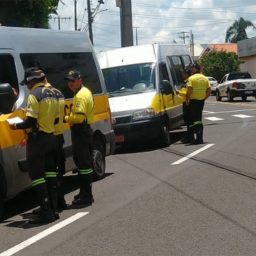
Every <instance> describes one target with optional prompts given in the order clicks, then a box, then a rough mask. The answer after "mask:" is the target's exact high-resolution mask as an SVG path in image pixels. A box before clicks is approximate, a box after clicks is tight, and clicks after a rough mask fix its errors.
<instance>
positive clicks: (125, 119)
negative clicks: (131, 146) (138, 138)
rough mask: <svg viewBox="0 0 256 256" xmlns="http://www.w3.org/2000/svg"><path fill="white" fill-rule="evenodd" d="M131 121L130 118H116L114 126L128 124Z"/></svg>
mask: <svg viewBox="0 0 256 256" xmlns="http://www.w3.org/2000/svg"><path fill="white" fill-rule="evenodd" d="M131 120H132V116H122V117H116V124H125V123H130V122H131Z"/></svg>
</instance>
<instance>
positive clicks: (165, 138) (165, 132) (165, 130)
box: [160, 123, 171, 147]
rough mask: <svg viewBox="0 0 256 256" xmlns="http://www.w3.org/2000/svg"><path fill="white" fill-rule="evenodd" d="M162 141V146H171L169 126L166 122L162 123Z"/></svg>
mask: <svg viewBox="0 0 256 256" xmlns="http://www.w3.org/2000/svg"><path fill="white" fill-rule="evenodd" d="M160 143H161V145H162V146H165V147H167V146H169V145H170V143H171V138H170V133H169V127H168V125H166V123H162V125H161V130H160Z"/></svg>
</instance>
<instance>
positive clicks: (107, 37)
mask: <svg viewBox="0 0 256 256" xmlns="http://www.w3.org/2000/svg"><path fill="white" fill-rule="evenodd" d="M62 2H64V3H65V5H63V4H61V3H60V4H59V8H58V13H59V15H60V17H62V18H63V17H70V18H71V19H70V20H64V19H62V20H61V29H63V30H74V0H62ZM86 3H87V0H77V14H78V21H77V24H78V28H79V29H81V30H86V29H87V10H86V8H87V4H86ZM97 4H98V1H97V0H91V5H92V6H91V7H92V9H93V8H95V7H96V6H97ZM132 12H133V26H134V27H137V35H138V43H139V44H143V43H151V42H156V41H162V42H163V41H169V42H172V41H173V40H176V41H177V42H182V39H181V38H180V35H181V34H180V32H183V31H184V32H187V33H186V35H189V32H190V31H192V32H193V34H194V41H195V43H212V42H224V40H225V33H226V30H227V28H228V27H229V26H230V25H232V23H233V22H234V21H235V20H236V19H238V18H239V17H243V18H244V19H246V20H250V21H252V22H254V24H256V18H255V15H254V14H255V12H256V4H255V3H254V0H251V1H249V0H244V1H243V3H241V1H240V0H233V1H232V2H231V1H229V0H221V1H220V0H217V1H216V0H184V1H181V0H158V1H155V0H136V1H135V0H132ZM50 24H51V27H52V28H53V29H58V22H57V20H56V19H55V20H54V19H52V20H51V23H50ZM247 32H248V36H249V37H252V36H256V31H254V30H252V29H249V30H248V31H247ZM93 36H94V45H95V48H96V50H105V49H110V48H116V47H120V41H121V40H120V13H119V8H118V7H116V1H115V0H105V4H104V5H100V9H99V11H98V12H97V15H96V16H95V19H94V22H93ZM186 42H188V39H186ZM134 43H135V28H134Z"/></svg>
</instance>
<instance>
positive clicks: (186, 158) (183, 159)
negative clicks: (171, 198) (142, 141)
mask: <svg viewBox="0 0 256 256" xmlns="http://www.w3.org/2000/svg"><path fill="white" fill-rule="evenodd" d="M213 145H214V144H207V145H205V146H204V147H202V148H200V149H198V150H196V151H194V152H192V153H191V154H189V155H187V156H185V157H182V158H181V159H180V160H178V161H176V162H173V163H172V164H171V165H177V164H181V163H183V162H185V161H187V160H188V159H190V158H191V157H193V156H195V155H197V154H199V153H201V152H202V151H204V150H206V149H208V148H210V147H212V146H213ZM0 256H1V255H0Z"/></svg>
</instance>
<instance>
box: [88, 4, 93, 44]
mask: <svg viewBox="0 0 256 256" xmlns="http://www.w3.org/2000/svg"><path fill="white" fill-rule="evenodd" d="M87 13H88V29H89V38H90V40H91V42H92V44H93V34H92V21H93V19H92V12H91V0H87Z"/></svg>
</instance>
